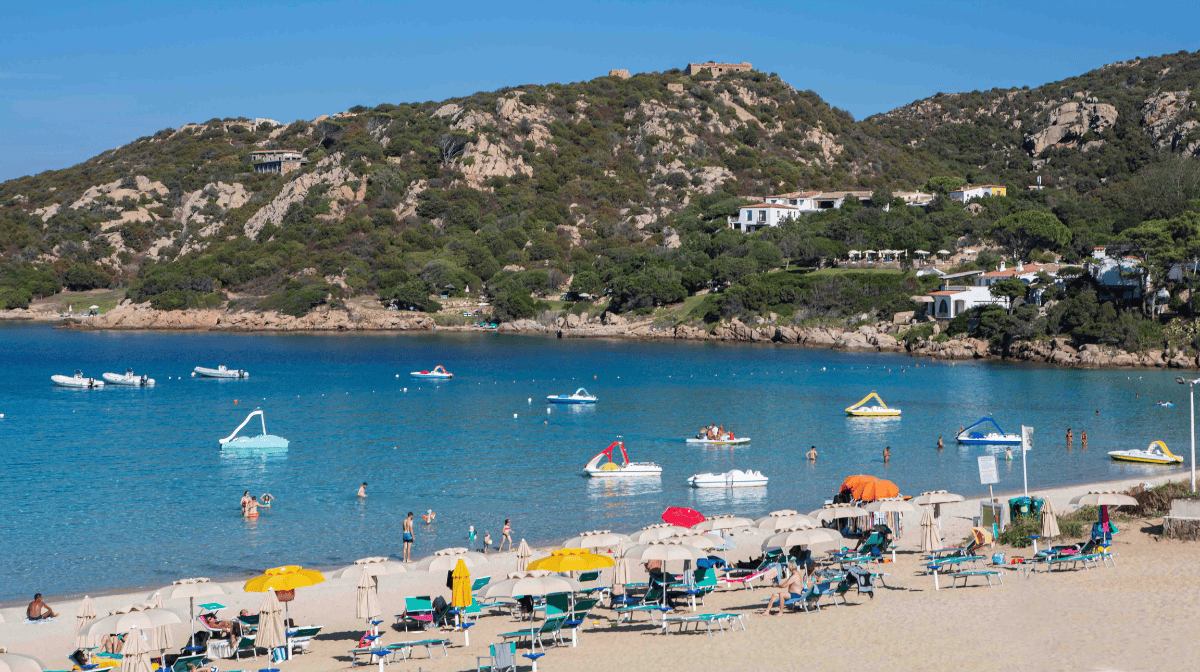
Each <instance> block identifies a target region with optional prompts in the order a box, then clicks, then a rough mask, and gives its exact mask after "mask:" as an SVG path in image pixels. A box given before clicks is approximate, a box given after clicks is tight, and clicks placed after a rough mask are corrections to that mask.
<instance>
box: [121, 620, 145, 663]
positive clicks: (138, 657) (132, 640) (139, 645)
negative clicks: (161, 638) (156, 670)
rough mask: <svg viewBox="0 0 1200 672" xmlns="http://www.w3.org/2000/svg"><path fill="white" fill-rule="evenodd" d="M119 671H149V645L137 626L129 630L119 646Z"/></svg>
mask: <svg viewBox="0 0 1200 672" xmlns="http://www.w3.org/2000/svg"><path fill="white" fill-rule="evenodd" d="M121 672H151V665H150V645H149V644H147V643H146V637H145V634H144V633H143V632H142V631H141V630H139V629H138V628H131V629H130V630H129V634H128V635H126V636H125V642H124V644H123V645H122V646H121Z"/></svg>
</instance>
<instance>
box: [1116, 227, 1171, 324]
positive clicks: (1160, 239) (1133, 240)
mask: <svg viewBox="0 0 1200 672" xmlns="http://www.w3.org/2000/svg"><path fill="white" fill-rule="evenodd" d="M1167 224H1168V222H1167V221H1166V220H1162V219H1157V220H1151V221H1148V222H1142V223H1141V224H1138V225H1137V226H1135V227H1133V228H1130V229H1125V230H1124V231H1122V232H1121V235H1119V236H1117V240H1118V241H1119V242H1121V243H1124V244H1125V246H1126V247H1127V249H1128V250H1129V252H1130V254H1132V255H1133V256H1135V257H1138V258H1140V259H1141V260H1142V261H1141V263H1139V264H1138V275H1139V279H1140V280H1141V286H1142V288H1143V289H1144V290H1145V291H1143V292H1142V311H1143V312H1148V313H1149V314H1153V312H1154V303H1155V293H1156V287H1157V286H1158V285H1159V284H1160V283H1161V282H1163V281H1164V280H1166V277H1167V274H1168V273H1169V272H1170V270H1171V265H1172V264H1173V263H1174V261H1175V260H1176V259H1177V258H1178V257H1179V253H1178V250H1177V248H1176V246H1175V241H1174V239H1172V238H1171V232H1170V230H1169V229H1168V227H1167ZM1147 300H1149V302H1147Z"/></svg>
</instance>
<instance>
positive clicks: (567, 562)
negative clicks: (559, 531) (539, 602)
mask: <svg viewBox="0 0 1200 672" xmlns="http://www.w3.org/2000/svg"><path fill="white" fill-rule="evenodd" d="M615 564H617V563H616V562H615V561H614V560H613V559H612V558H610V557H608V556H604V555H597V554H595V553H592V552H591V551H589V550H588V549H586V548H563V549H560V550H557V551H551V552H550V555H548V556H546V557H544V558H538V559H537V560H534V561H533V562H531V563H529V567H528V568H527V569H529V570H535V569H546V570H549V571H551V572H587V571H591V570H593V569H604V568H605V567H612V566H613V565H615Z"/></svg>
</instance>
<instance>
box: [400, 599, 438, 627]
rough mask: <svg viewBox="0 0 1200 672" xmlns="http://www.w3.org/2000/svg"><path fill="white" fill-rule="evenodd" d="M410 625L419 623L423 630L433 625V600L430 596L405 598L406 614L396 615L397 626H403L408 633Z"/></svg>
mask: <svg viewBox="0 0 1200 672" xmlns="http://www.w3.org/2000/svg"><path fill="white" fill-rule="evenodd" d="M409 623H419V624H420V625H421V628H422V629H423V628H427V627H429V625H430V624H432V623H433V600H432V599H430V598H429V596H428V595H422V596H420V597H406V598H404V613H402V614H396V624H397V625H400V624H403V625H404V631H405V632H408V624H409Z"/></svg>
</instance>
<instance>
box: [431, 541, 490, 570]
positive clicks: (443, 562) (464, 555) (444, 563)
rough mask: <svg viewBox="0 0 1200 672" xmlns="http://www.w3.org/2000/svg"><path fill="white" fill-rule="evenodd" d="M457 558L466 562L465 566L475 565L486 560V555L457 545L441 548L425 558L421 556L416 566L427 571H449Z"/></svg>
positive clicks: (456, 561) (456, 562) (455, 563)
mask: <svg viewBox="0 0 1200 672" xmlns="http://www.w3.org/2000/svg"><path fill="white" fill-rule="evenodd" d="M459 560H463V561H464V562H466V563H467V567H476V566H479V565H482V564H484V563H486V562H487V561H488V559H487V556H486V555H484V554H482V553H476V552H475V551H471V550H467V549H466V548H463V547H461V546H459V547H456V548H443V549H442V550H440V551H436V552H435V553H434V554H433V555H431V556H429V557H427V558H422V559H421V560H420V562H418V563H417V566H416V568H417V569H419V570H422V571H428V572H449V571H450V570H452V569H454V566H455V565H457V564H458V561H459Z"/></svg>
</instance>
